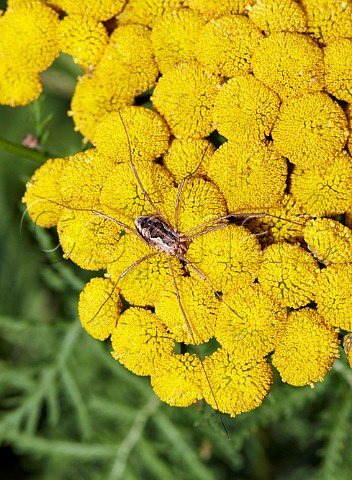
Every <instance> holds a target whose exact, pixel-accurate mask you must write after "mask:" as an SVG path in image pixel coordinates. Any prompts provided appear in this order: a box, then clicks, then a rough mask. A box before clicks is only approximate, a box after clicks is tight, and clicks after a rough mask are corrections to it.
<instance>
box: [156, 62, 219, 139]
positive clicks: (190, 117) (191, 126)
mask: <svg viewBox="0 0 352 480" xmlns="http://www.w3.org/2000/svg"><path fill="white" fill-rule="evenodd" d="M219 82H220V79H219V77H217V76H215V75H211V74H210V73H208V72H207V71H205V70H204V68H203V67H202V66H201V65H200V64H198V63H197V62H184V63H181V64H180V65H178V66H176V67H174V68H172V69H170V70H169V71H167V72H166V73H165V74H164V75H163V76H162V77H161V78H160V79H159V80H158V83H157V85H156V87H155V90H154V93H153V96H152V97H151V100H152V102H153V106H154V107H155V109H156V110H157V111H158V112H159V113H161V115H163V117H164V118H165V119H166V121H167V123H168V124H169V126H170V129H171V131H172V133H173V134H174V135H175V136H176V137H193V138H199V137H205V136H207V135H209V134H210V132H211V131H212V130H213V106H214V96H215V94H216V92H217V90H218V88H219Z"/></svg>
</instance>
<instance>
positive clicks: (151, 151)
mask: <svg viewBox="0 0 352 480" xmlns="http://www.w3.org/2000/svg"><path fill="white" fill-rule="evenodd" d="M121 117H122V119H121ZM127 124H128V128H127V127H126V125H127ZM169 136H170V134H169V129H168V127H167V125H166V123H165V121H164V120H163V118H162V117H161V116H160V115H158V114H157V113H156V112H153V111H152V110H149V109H147V108H143V107H126V108H122V109H121V110H120V112H112V113H110V114H107V115H105V117H104V118H103V120H102V121H101V122H100V123H99V125H98V127H97V129H96V132H95V135H94V139H93V140H94V145H95V146H96V147H97V149H98V151H99V152H100V153H102V155H104V156H105V157H107V158H109V159H111V160H113V161H114V162H115V163H116V164H117V163H122V162H129V161H130V155H131V156H132V159H133V160H134V161H136V160H140V159H142V158H143V160H154V159H155V158H158V157H159V156H161V155H162V154H163V153H165V152H166V151H167V149H168V146H169Z"/></svg>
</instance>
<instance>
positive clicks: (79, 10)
mask: <svg viewBox="0 0 352 480" xmlns="http://www.w3.org/2000/svg"><path fill="white" fill-rule="evenodd" d="M59 1H60V6H61V8H62V9H63V10H65V12H66V13H68V14H70V15H71V14H77V15H86V16H87V17H91V18H96V19H97V20H101V21H105V20H109V19H110V18H112V17H114V16H115V15H117V14H118V13H120V12H121V10H122V8H123V6H124V4H125V0H80V1H77V0H59Z"/></svg>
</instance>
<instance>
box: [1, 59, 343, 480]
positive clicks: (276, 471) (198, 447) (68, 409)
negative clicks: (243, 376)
mask: <svg viewBox="0 0 352 480" xmlns="http://www.w3.org/2000/svg"><path fill="white" fill-rule="evenodd" d="M65 62H66V63H65ZM55 69H57V70H55ZM74 73H75V67H74V66H73V65H71V64H70V63H67V58H65V57H63V58H61V59H60V61H59V62H57V64H56V65H54V67H53V69H51V70H50V71H49V74H48V75H49V78H51V77H50V76H54V77H55V75H62V78H63V83H64V84H65V88H61V90H60V91H59V93H55V94H53V93H50V91H51V90H50V89H49V90H48V92H49V93H47V95H46V97H45V98H44V99H43V100H39V101H38V102H34V103H33V104H32V105H29V106H28V107H25V108H17V109H10V108H7V107H1V108H0V131H1V137H2V138H3V139H5V140H8V141H11V142H13V143H15V144H19V145H20V144H21V141H22V139H23V138H24V137H25V135H27V134H28V133H31V134H33V135H36V136H38V137H40V139H41V141H42V143H43V142H44V143H43V144H44V153H45V152H50V154H53V155H55V156H59V155H67V154H71V153H74V152H76V151H79V150H80V149H81V148H82V145H81V139H80V137H79V135H76V134H74V133H73V129H72V123H71V120H69V119H68V118H67V117H66V110H68V108H69V97H70V95H71V93H70V88H71V87H70V85H71V83H70V82H72V84H73V83H74V82H73V81H72V79H73V78H74V77H73V75H74ZM54 74H55V75H54ZM70 75H71V77H70ZM55 78H56V77H55ZM65 82H66V83H65ZM59 83H60V82H59ZM54 86H55V83H54ZM51 89H52V90H55V88H54V87H53V84H51ZM65 89H66V90H65ZM65 92H66V93H65ZM38 160H40V159H39V158H38ZM37 166H38V163H36V161H35V159H26V158H24V157H20V156H16V155H14V154H12V153H9V152H3V151H0V169H1V170H0V182H1V188H0V205H1V215H0V255H1V273H0V279H1V285H2V289H1V291H0V406H1V410H0V442H1V444H2V445H3V446H10V447H11V449H12V450H13V451H14V452H15V454H16V455H17V459H18V462H19V463H20V464H21V469H22V473H23V477H21V478H24V475H25V474H27V475H28V478H35V479H39V480H49V479H50V480H64V479H65V480H66V479H68V478H74V479H75V480H76V479H77V480H79V479H84V480H87V479H92V480H100V479H104V480H118V479H124V480H137V479H141V478H143V479H153V480H159V479H160V480H161V479H162V480H173V479H176V478H187V479H189V480H193V479H194V480H213V479H216V480H222V479H224V480H225V479H230V478H231V479H232V478H236V479H239V480H242V479H243V480H245V479H251V480H272V479H276V480H284V479H285V480H296V479H300V480H305V479H309V480H312V479H313V480H330V479H335V478H339V479H347V478H350V472H351V471H352V457H351V455H350V454H349V451H350V444H351V441H352V433H351V432H352V429H351V428H350V427H349V425H350V424H351V421H352V403H351V400H350V398H351V389H352V373H351V370H350V368H349V367H348V366H347V365H346V364H345V363H344V362H343V361H342V360H340V361H338V362H337V363H336V365H335V367H334V369H333V371H332V372H330V374H328V375H327V377H326V379H325V381H324V382H323V383H321V384H319V385H316V387H315V388H314V389H311V388H309V387H304V388H294V387H290V386H288V385H285V384H282V383H280V381H279V379H278V378H277V379H276V382H275V384H274V388H273V390H272V392H271V393H270V395H269V397H268V398H267V399H266V400H265V402H264V404H263V405H262V406H261V407H260V408H258V409H257V410H255V411H252V412H249V413H247V414H242V415H240V416H238V417H237V418H235V419H230V418H227V417H225V416H224V418H223V420H224V422H225V424H226V428H227V430H228V432H229V436H230V440H228V439H227V437H226V435H225V432H224V431H223V429H222V427H221V423H220V421H219V417H218V416H217V415H216V414H215V413H214V412H213V411H212V410H211V409H210V408H208V407H207V406H206V405H203V404H199V405H195V406H192V407H190V408H187V409H177V408H171V407H169V406H168V405H165V404H162V403H161V402H160V401H159V400H158V399H157V397H156V396H155V395H154V394H153V392H152V389H151V387H150V385H149V381H148V380H147V379H145V378H141V377H136V376H135V375H133V374H131V373H129V372H128V371H127V370H126V369H124V368H123V367H122V366H120V365H119V364H118V363H117V362H116V361H115V360H113V358H112V357H111V356H110V354H109V352H110V346H109V343H108V342H107V343H100V342H98V341H97V340H93V339H91V338H90V337H89V336H88V335H87V334H86V333H85V332H84V331H83V330H82V328H81V326H80V324H79V321H78V318H77V300H78V295H79V292H80V290H81V289H82V288H83V285H84V283H85V282H86V280H87V279H88V278H89V277H88V274H87V273H85V272H82V271H80V270H78V269H76V268H75V267H74V265H72V264H70V263H69V262H66V261H63V260H62V258H61V256H60V251H58V250H55V246H56V243H57V239H56V238H55V235H54V234H53V232H48V231H43V230H40V229H34V227H33V224H32V223H31V222H29V221H27V218H26V217H24V222H23V225H22V228H20V225H21V217H22V213H23V212H24V209H23V206H21V203H20V199H21V196H22V194H23V191H24V184H25V182H26V181H27V179H28V178H29V177H30V176H31V174H32V173H33V171H34V170H35V168H37ZM45 251H51V253H50V252H49V253H48V252H47V253H45ZM9 478H10V477H9ZM11 478H15V477H13V476H11Z"/></svg>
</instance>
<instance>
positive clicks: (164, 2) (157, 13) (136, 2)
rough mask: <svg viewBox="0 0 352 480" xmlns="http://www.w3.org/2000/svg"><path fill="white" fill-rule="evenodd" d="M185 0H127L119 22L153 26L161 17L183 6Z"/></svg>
mask: <svg viewBox="0 0 352 480" xmlns="http://www.w3.org/2000/svg"><path fill="white" fill-rule="evenodd" d="M182 4H183V0H148V1H147V2H141V0H127V2H126V5H125V7H124V9H123V11H122V12H121V13H120V15H119V16H118V22H119V24H122V25H123V24H125V23H138V24H140V25H145V26H147V27H150V28H152V27H153V26H154V25H156V24H157V23H158V22H159V20H160V19H161V17H162V16H163V15H164V14H165V13H167V12H172V11H174V10H178V9H179V8H181V7H182Z"/></svg>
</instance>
